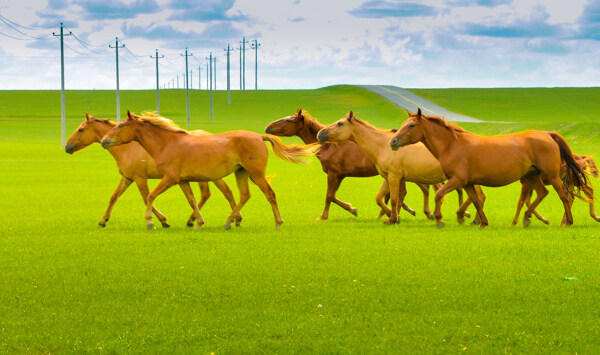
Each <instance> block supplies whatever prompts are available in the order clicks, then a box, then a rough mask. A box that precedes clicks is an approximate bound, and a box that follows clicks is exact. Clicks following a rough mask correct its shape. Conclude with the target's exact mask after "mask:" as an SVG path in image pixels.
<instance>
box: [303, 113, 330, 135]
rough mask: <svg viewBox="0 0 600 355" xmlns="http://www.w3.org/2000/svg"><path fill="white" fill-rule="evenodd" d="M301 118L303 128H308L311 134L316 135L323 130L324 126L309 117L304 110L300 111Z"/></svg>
mask: <svg viewBox="0 0 600 355" xmlns="http://www.w3.org/2000/svg"><path fill="white" fill-rule="evenodd" d="M302 117H303V119H304V126H306V128H308V129H309V130H310V131H311V132H315V133H316V132H319V131H320V130H322V129H323V128H325V125H324V124H322V123H321V122H319V121H317V119H316V118H314V117H313V116H311V115H310V113H308V111H306V110H302Z"/></svg>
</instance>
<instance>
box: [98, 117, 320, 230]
mask: <svg viewBox="0 0 600 355" xmlns="http://www.w3.org/2000/svg"><path fill="white" fill-rule="evenodd" d="M134 140H135V141H137V142H139V143H140V145H141V146H142V147H144V149H146V151H147V152H148V153H150V155H151V156H152V157H153V158H154V161H155V162H156V167H157V169H158V171H159V172H160V173H161V174H162V176H163V178H162V180H161V181H160V183H159V184H158V186H156V188H155V189H154V190H152V192H150V194H149V195H148V199H147V201H146V215H145V217H146V226H147V227H148V228H152V226H153V225H152V221H151V219H152V213H151V212H152V203H153V202H154V199H155V198H156V197H157V196H158V195H160V194H161V193H163V192H164V191H166V190H167V189H168V188H170V187H171V186H173V185H176V184H179V186H180V187H181V189H182V191H183V193H184V194H185V196H186V198H187V200H188V203H189V204H190V206H191V207H192V208H193V209H194V214H195V215H196V219H197V224H196V228H200V226H202V224H204V220H203V219H202V216H201V215H200V211H199V210H198V206H196V201H195V199H194V195H193V194H192V190H191V188H190V184H189V183H190V181H214V180H218V179H222V178H223V177H225V176H227V175H229V174H231V173H235V177H236V181H237V184H238V188H239V190H240V201H239V203H238V204H237V205H236V206H235V208H234V209H233V211H232V212H231V214H230V215H229V217H228V218H227V221H226V222H225V226H224V227H225V229H229V228H230V225H231V222H233V221H234V220H236V219H237V218H238V216H239V212H240V209H241V208H242V207H243V206H244V204H245V203H246V201H248V199H249V198H250V191H249V189H248V177H250V178H251V179H252V181H253V182H254V183H255V184H256V185H258V187H259V188H260V189H261V191H262V192H263V193H264V194H265V196H266V198H267V200H268V201H269V203H270V204H271V207H272V209H273V215H274V216H275V227H276V229H277V230H279V226H280V225H281V224H282V223H283V220H282V219H281V215H280V214H279V208H278V206H277V200H276V198H275V193H274V192H273V190H272V189H271V186H270V185H269V183H268V182H267V180H266V178H265V170H266V167H267V159H268V157H269V152H268V150H267V147H265V145H264V143H263V141H268V142H269V143H271V146H272V148H273V152H274V153H275V155H276V156H277V157H279V158H281V159H284V160H287V161H290V162H293V163H300V162H303V160H302V159H303V158H305V157H308V156H311V155H313V154H314V153H315V151H316V150H317V149H318V146H311V147H300V146H285V145H283V144H282V143H281V141H280V140H279V138H277V137H275V136H272V135H268V134H265V135H260V134H257V133H253V132H249V131H231V132H225V133H220V134H215V135H207V136H195V135H192V134H190V133H189V132H188V131H186V130H183V129H181V128H179V127H177V125H175V123H173V121H171V120H168V119H164V118H159V117H143V116H136V115H133V114H132V113H131V112H129V111H127V118H126V119H125V120H123V121H122V122H121V123H119V124H118V125H117V126H115V127H114V128H113V129H112V130H110V131H109V132H108V133H107V134H106V135H105V136H104V138H103V139H102V146H103V147H104V148H107V149H108V148H110V147H112V146H115V145H120V144H125V143H129V142H131V141H134Z"/></svg>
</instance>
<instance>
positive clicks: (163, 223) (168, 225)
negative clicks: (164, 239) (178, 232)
mask: <svg viewBox="0 0 600 355" xmlns="http://www.w3.org/2000/svg"><path fill="white" fill-rule="evenodd" d="M161 224H162V227H163V228H171V225H170V224H169V223H167V222H161Z"/></svg>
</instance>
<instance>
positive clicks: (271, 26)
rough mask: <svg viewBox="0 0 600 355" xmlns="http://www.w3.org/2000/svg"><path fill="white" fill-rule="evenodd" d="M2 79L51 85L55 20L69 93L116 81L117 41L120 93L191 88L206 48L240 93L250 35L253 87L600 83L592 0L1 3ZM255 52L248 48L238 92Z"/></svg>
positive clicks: (221, 82) (599, 39)
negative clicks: (61, 34) (255, 45)
mask: <svg viewBox="0 0 600 355" xmlns="http://www.w3.org/2000/svg"><path fill="white" fill-rule="evenodd" d="M0 15H1V16H2V17H1V18H0V20H1V21H0V77H1V78H2V80H0V89H58V88H60V60H59V53H60V52H59V42H58V39H57V37H54V36H52V32H55V33H58V31H59V23H60V22H64V23H65V24H66V26H67V30H66V31H67V32H68V31H72V33H73V34H74V35H75V36H69V37H65V43H66V45H67V46H68V47H66V48H65V56H66V60H65V63H66V65H65V67H66V68H65V70H66V75H65V83H66V87H67V88H68V89H94V88H95V89H113V88H114V87H115V52H114V49H110V48H109V47H108V44H114V39H115V37H118V38H119V41H120V42H121V43H125V45H126V48H125V49H121V50H120V52H119V60H120V67H119V71H120V84H121V88H122V89H138V88H139V89H151V88H154V87H155V80H156V79H155V62H154V60H153V59H151V58H150V55H153V54H154V52H155V49H158V50H159V52H160V54H161V55H162V54H164V55H165V56H166V58H164V59H161V60H160V62H159V63H160V76H161V80H160V82H161V85H175V86H176V85H177V83H176V80H177V76H179V85H180V87H183V79H182V76H183V73H184V72H185V61H184V57H182V56H181V54H183V53H184V51H185V48H186V47H187V48H188V49H189V51H190V52H191V53H193V54H194V55H193V57H191V58H190V59H189V67H190V69H191V70H192V72H193V77H192V87H193V88H197V87H198V69H200V70H201V71H202V73H201V76H202V88H205V86H206V81H205V76H206V64H207V61H206V59H205V58H206V57H208V56H209V54H210V53H211V52H212V53H213V54H214V55H216V57H217V89H224V88H225V86H226V81H225V80H226V71H225V69H226V57H225V51H224V48H226V47H227V45H228V44H230V45H231V47H232V48H233V49H234V51H232V53H231V67H232V70H231V78H232V79H231V82H232V88H234V89H239V64H240V60H239V51H238V49H237V48H238V46H239V44H240V41H241V39H242V36H245V37H246V39H247V40H248V41H253V40H255V39H256V40H258V42H259V43H260V45H261V46H260V48H259V50H258V71H259V72H258V86H259V88H262V89H304V88H318V87H323V86H327V85H334V84H388V85H397V86H401V87H407V88H438V87H441V88H445V87H530V86H535V87H537V86H544V87H553V86H598V85H600V46H599V45H598V44H600V1H597V0H596V1H589V0H425V1H416V0H407V1H404V0H400V1H397V0H396V1H393V0H369V1H364V0H343V1H341V0H332V1H322V0H272V1H264V0H262V1H261V0H226V1H217V0H202V1H193V0H167V1H162V0H74V1H67V0H20V1H10V0H0ZM254 56H255V52H254V51H253V50H252V49H251V48H250V45H249V44H247V47H246V89H252V88H254V65H255V60H254Z"/></svg>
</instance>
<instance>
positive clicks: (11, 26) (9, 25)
mask: <svg viewBox="0 0 600 355" xmlns="http://www.w3.org/2000/svg"><path fill="white" fill-rule="evenodd" d="M0 21H2V22H4V23H5V24H6V25H7V26H8V27H10V28H12V29H13V30H15V31H16V32H18V33H20V34H22V35H24V36H27V37H31V38H33V39H45V38H47V37H49V36H50V35H49V34H48V35H46V36H42V37H35V36H32V35H29V34H27V33H25V32H23V31H21V30H19V29H17V28H15V27H14V26H13V25H11V23H10V22H8V21H7V20H5V19H4V17H0Z"/></svg>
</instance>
